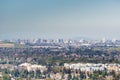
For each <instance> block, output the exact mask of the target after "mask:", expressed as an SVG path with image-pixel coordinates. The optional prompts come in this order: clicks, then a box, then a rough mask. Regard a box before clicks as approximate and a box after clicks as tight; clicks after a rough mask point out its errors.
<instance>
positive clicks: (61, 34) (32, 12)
mask: <svg viewBox="0 0 120 80" xmlns="http://www.w3.org/2000/svg"><path fill="white" fill-rule="evenodd" d="M75 37H88V38H94V39H101V38H102V37H107V38H118V39H120V0H0V39H13V38H15V39H16V38H75Z"/></svg>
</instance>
